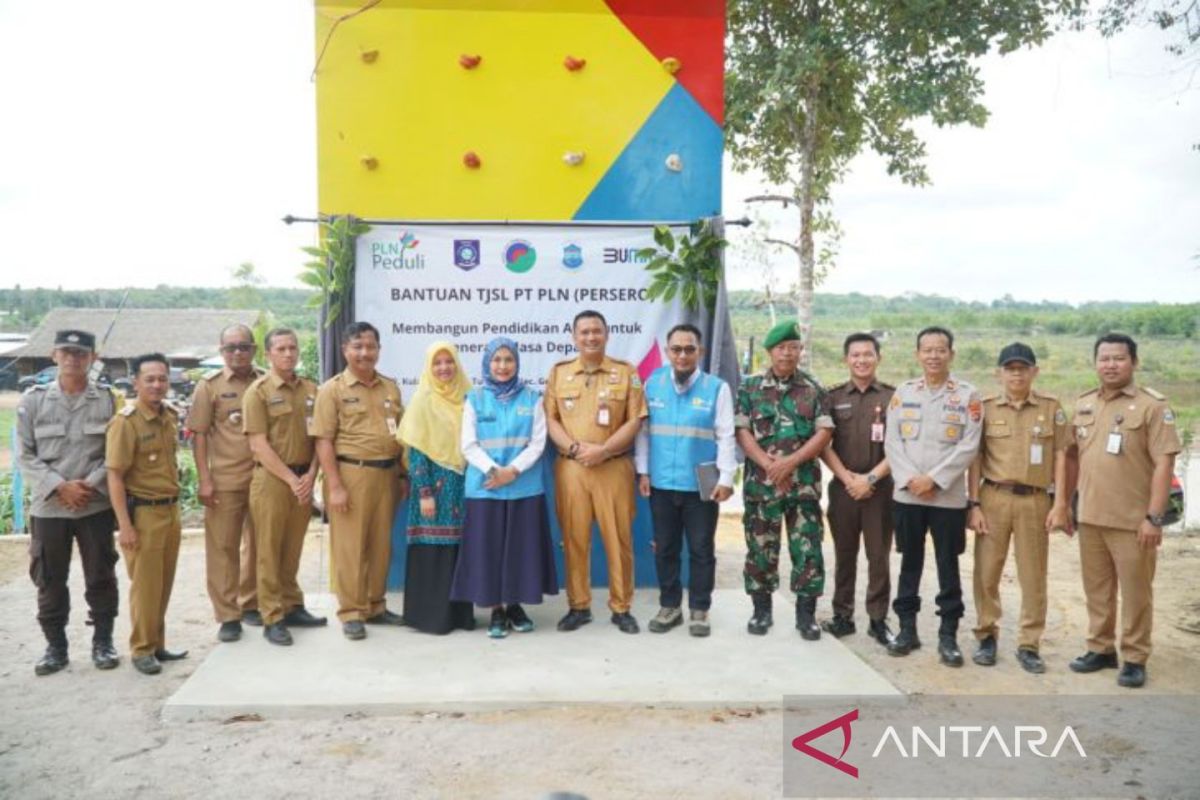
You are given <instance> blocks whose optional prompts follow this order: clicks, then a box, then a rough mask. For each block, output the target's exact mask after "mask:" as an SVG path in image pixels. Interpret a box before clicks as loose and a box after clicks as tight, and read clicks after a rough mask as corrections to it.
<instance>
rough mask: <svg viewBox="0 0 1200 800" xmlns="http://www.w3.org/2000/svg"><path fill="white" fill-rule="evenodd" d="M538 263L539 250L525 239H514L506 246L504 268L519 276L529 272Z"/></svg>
mask: <svg viewBox="0 0 1200 800" xmlns="http://www.w3.org/2000/svg"><path fill="white" fill-rule="evenodd" d="M536 263H537V250H535V249H534V247H533V245H531V244H530V243H529V242H527V241H525V240H524V239H513V240H512V241H511V242H509V243H508V244H506V245H505V246H504V266H505V268H506V269H507V270H508V271H509V272H515V273H517V274H518V275H520V274H522V273H525V272H529V270H531V269H533V265H534V264H536Z"/></svg>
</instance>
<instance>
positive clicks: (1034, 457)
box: [1029, 442, 1042, 467]
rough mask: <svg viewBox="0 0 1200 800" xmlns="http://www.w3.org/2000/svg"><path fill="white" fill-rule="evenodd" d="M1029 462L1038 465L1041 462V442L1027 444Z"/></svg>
mask: <svg viewBox="0 0 1200 800" xmlns="http://www.w3.org/2000/svg"><path fill="white" fill-rule="evenodd" d="M1029 463H1030V464H1032V465H1033V466H1035V467H1036V466H1039V465H1040V464H1041V463H1042V444H1041V442H1034V443H1033V444H1031V445H1029Z"/></svg>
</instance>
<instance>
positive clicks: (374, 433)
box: [312, 367, 404, 623]
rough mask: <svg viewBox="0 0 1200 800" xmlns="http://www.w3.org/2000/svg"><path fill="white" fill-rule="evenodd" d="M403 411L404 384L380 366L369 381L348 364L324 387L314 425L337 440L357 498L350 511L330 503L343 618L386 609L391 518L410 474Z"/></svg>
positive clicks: (343, 471) (344, 473)
mask: <svg viewBox="0 0 1200 800" xmlns="http://www.w3.org/2000/svg"><path fill="white" fill-rule="evenodd" d="M403 414H404V406H403V404H402V403H401V400H400V387H399V386H397V385H396V382H395V381H394V380H392V379H391V378H388V377H385V376H383V375H380V374H379V373H376V374H375V377H374V378H373V379H372V380H371V382H369V383H366V382H363V381H361V380H359V379H358V378H357V377H356V376H355V375H354V373H353V372H351V371H350V368H349V367H347V368H346V370H345V371H343V372H341V373H339V374H337V375H335V376H333V377H332V378H330V379H329V380H327V381H325V383H323V384H321V388H320V389H319V390H318V391H317V401H316V408H315V413H314V415H313V431H312V433H313V435H314V436H316V437H319V438H322V439H331V440H333V448H334V452H335V453H336V455H337V460H338V462H339V463H338V474H339V475H340V476H341V479H342V484H343V486H344V487H345V489H346V492H347V494H348V495H349V498H350V508H349V510H348V511H336V510H333V509H329V527H330V546H331V548H332V554H333V574H334V584H335V589H336V591H337V597H338V619H340V620H341V621H342V622H343V623H345V622H351V621H359V622H362V621H366V620H367V619H369V618H371V617H375V616H377V615H380V614H383V613H384V611H386V610H387V607H386V603H385V601H386V594H387V574H388V567H389V566H390V560H391V555H392V523H393V521H394V518H395V515H396V502H397V500H398V499H399V488H400V487H399V478H400V477H401V476H402V474H403V473H402V469H401V467H400V458H399V457H400V454H401V450H402V448H401V445H400V443H399V442H398V441H397V440H396V431H397V430H398V429H399V425H400V417H401V416H402V415H403ZM326 488H327V489H328V483H326ZM326 499H327V501H328V497H327V498H326ZM326 508H329V505H328V502H326Z"/></svg>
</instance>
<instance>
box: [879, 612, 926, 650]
mask: <svg viewBox="0 0 1200 800" xmlns="http://www.w3.org/2000/svg"><path fill="white" fill-rule="evenodd" d="M920 646H921V640H920V639H918V638H917V618H916V616H911V617H901V618H900V632H899V633H898V634H896V638H894V639H892V640H891V641H890V642H888V646H887V651H888V655H889V656H906V655H908V654H909V653H911V652H912V651H913V650H916V649H917V648H919V647H920Z"/></svg>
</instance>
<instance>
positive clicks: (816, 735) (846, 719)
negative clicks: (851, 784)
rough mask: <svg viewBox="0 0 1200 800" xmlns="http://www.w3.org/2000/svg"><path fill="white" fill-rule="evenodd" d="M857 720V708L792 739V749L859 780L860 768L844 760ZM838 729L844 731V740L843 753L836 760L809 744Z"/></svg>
mask: <svg viewBox="0 0 1200 800" xmlns="http://www.w3.org/2000/svg"><path fill="white" fill-rule="evenodd" d="M857 720H858V709H857V708H856V709H854V710H853V711H851V712H849V713H847V714H843V715H842V716H840V717H838V718H837V719H831V720H829V722H826V723H825V724H824V725H819V726H817V727H816V728H813V729H812V730H811V731H807V732H806V733H802V734H800V735H799V736H797V737H796V738H795V739H792V748H793V749H795V750H799V751H800V752H801V753H804V755H806V756H809V757H811V758H815V759H816V760H817V761H820V762H821V763H822V764H825V765H827V766H830V767H833V768H834V769H836V770H840V771H842V772H844V773H846V774H847V775H849V776H850V777H851V778H857V777H858V767H856V766H854V765H853V764H848V763H846V762H845V761H843V760H842V758H843V757H844V756H845V755H846V751H847V750H849V749H850V723H852V722H855V721H857ZM838 728H841V729H842V737H843V738H842V752H841V753H839V754H838V757H837V758H834V757H833V756H831V755H829V753H826V752H824V751H823V750H818V749H816V748H815V747H813V746H812V745H810V744H809V742H811V741H812V740H813V739H820V738H821V737H822V736H824V735H825V734H827V733H829V732H830V731H834V730H837V729H838Z"/></svg>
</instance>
